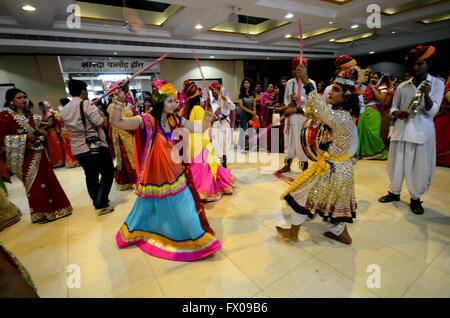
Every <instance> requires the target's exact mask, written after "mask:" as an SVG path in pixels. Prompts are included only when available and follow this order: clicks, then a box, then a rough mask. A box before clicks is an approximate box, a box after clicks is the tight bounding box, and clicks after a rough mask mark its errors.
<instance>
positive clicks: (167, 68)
mask: <svg viewBox="0 0 450 318" xmlns="http://www.w3.org/2000/svg"><path fill="white" fill-rule="evenodd" d="M200 65H201V67H202V72H203V74H204V76H205V78H207V79H208V78H222V83H223V84H224V87H225V88H226V89H227V91H228V93H230V95H231V97H232V98H233V101H234V102H237V100H238V96H239V88H240V85H241V81H242V79H243V78H244V63H243V61H240V60H239V61H216V60H200ZM161 78H162V79H166V80H168V81H169V82H172V83H173V84H174V86H175V88H176V89H177V90H179V91H181V90H182V89H183V81H184V80H187V79H201V78H202V76H201V74H200V71H199V69H198V67H197V64H196V63H195V61H194V60H176V59H165V60H163V61H162V62H161Z"/></svg>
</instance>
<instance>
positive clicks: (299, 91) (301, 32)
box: [297, 18, 303, 107]
mask: <svg viewBox="0 0 450 318" xmlns="http://www.w3.org/2000/svg"><path fill="white" fill-rule="evenodd" d="M298 34H299V37H300V65H303V30H302V20H301V19H300V18H298ZM297 83H298V92H297V107H300V93H301V85H302V80H301V78H300V77H299V78H298V80H297Z"/></svg>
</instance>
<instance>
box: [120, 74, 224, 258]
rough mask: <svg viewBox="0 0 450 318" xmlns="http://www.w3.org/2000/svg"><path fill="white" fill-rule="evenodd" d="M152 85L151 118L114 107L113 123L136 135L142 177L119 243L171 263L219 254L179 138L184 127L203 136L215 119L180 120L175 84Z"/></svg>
mask: <svg viewBox="0 0 450 318" xmlns="http://www.w3.org/2000/svg"><path fill="white" fill-rule="evenodd" d="M121 85H122V88H121V89H120V91H119V96H118V98H117V101H118V102H120V103H123V101H124V100H125V96H126V93H127V90H128V87H127V85H125V84H121ZM152 86H153V95H152V97H151V100H152V106H153V111H152V114H149V113H146V114H142V115H138V116H134V117H122V116H121V113H120V110H121V107H120V106H119V105H114V106H113V109H112V114H111V122H112V125H114V126H115V127H117V128H119V129H124V130H133V131H134V134H135V141H134V158H135V166H136V173H137V177H138V181H137V188H136V194H137V198H136V202H135V204H134V206H133V209H132V210H131V212H130V214H129V215H128V217H127V219H126V220H125V222H124V224H123V225H122V226H121V228H120V230H119V232H118V233H117V235H116V241H117V245H118V246H119V248H124V247H127V246H129V245H131V244H136V245H137V246H138V247H139V248H140V249H141V250H142V251H144V252H145V253H147V254H150V255H153V256H155V257H159V258H164V259H168V260H175V261H195V260H199V259H202V258H205V257H207V256H208V255H211V254H214V253H215V252H217V251H218V250H220V249H221V244H220V242H219V240H217V239H216V238H215V237H214V231H213V230H212V229H211V227H210V226H209V224H208V220H207V218H206V214H205V210H204V208H203V203H202V202H201V200H200V197H199V195H198V193H197V190H196V189H195V185H194V182H193V179H192V174H191V170H190V166H189V164H188V163H185V162H183V161H182V158H181V156H180V154H179V151H178V147H177V145H176V142H175V141H174V140H175V139H177V138H175V137H176V136H177V135H178V133H179V132H180V131H181V129H179V128H183V127H184V128H186V129H187V130H189V131H190V132H194V131H196V132H204V131H205V130H206V129H207V128H208V127H209V125H210V124H211V123H212V122H213V120H214V119H215V116H214V114H213V113H211V111H210V110H209V111H208V112H207V113H206V115H205V119H204V120H203V121H202V122H201V125H198V124H196V123H193V122H191V121H189V120H187V119H184V118H183V117H180V116H176V115H175V113H174V112H175V111H176V107H177V105H176V97H177V92H176V90H175V88H174V87H173V85H172V84H171V83H169V82H167V81H166V80H158V81H154V82H152ZM183 137H184V136H183Z"/></svg>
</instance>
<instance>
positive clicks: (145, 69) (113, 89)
mask: <svg viewBox="0 0 450 318" xmlns="http://www.w3.org/2000/svg"><path fill="white" fill-rule="evenodd" d="M170 53H172V52H167V53H166V54H164V55H163V56H161V57H160V58H159V59H157V60H156V61H154V62H153V63H152V64H150V65H148V66H146V67H144V68H143V69H141V70H139V71H137V72H136V73H134V74H133V75H131V77H130V78H127V79H126V81H125V82H130V80H132V79H133V78H135V77H136V76H139V75H141V74H142V73H144V72H145V71H147V70H148V69H150V68H152V67H153V66H155V65H156V64H158V63H159V62H161V61H162V60H164V59H165V58H166V57H168V56H169V55H170ZM119 88H120V85H117V86H116V87H112V88H111V89H109V90H108V91H107V92H106V93H104V94H103V95H102V96H100V97H99V98H97V99H96V100H94V101H93V102H91V105H95V104H97V103H98V102H99V101H100V100H102V98H103V97H105V96H108V95H109V94H111V93H112V92H114V91H116V90H118V89H119Z"/></svg>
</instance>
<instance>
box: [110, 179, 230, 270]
mask: <svg viewBox="0 0 450 318" xmlns="http://www.w3.org/2000/svg"><path fill="white" fill-rule="evenodd" d="M116 241H117V245H118V246H119V248H124V247H127V246H129V245H131V244H136V245H137V246H138V247H139V248H140V249H141V250H142V251H144V252H145V253H147V254H150V255H153V256H155V257H159V258H163V259H168V260H173V261H182V262H189V261H195V260H199V259H202V258H205V257H207V256H208V255H210V254H213V253H215V252H217V251H218V250H220V249H221V244H220V241H219V240H217V239H216V238H215V237H214V236H213V235H212V234H210V233H208V232H207V231H206V230H205V229H204V228H203V226H202V224H201V221H200V217H199V215H198V212H197V209H196V205H195V201H194V198H193V196H192V192H191V190H190V188H189V187H186V188H185V189H184V190H182V191H180V192H178V193H177V194H174V195H169V196H166V197H162V198H161V197H146V198H141V197H139V196H138V197H137V199H136V202H135V204H134V206H133V209H132V210H131V212H130V214H129V215H128V217H127V219H126V220H125V223H124V224H123V225H122V227H121V228H120V230H119V232H118V233H117V235H116Z"/></svg>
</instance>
